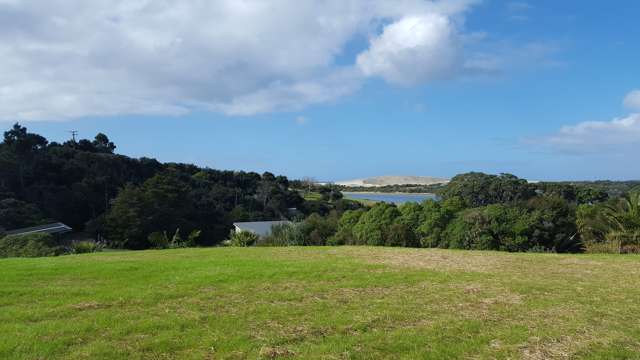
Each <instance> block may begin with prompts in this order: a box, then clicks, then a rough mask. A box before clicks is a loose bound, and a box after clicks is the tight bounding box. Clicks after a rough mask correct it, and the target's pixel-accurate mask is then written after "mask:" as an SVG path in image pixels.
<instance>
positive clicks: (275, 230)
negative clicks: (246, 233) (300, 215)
mask: <svg viewBox="0 0 640 360" xmlns="http://www.w3.org/2000/svg"><path fill="white" fill-rule="evenodd" d="M304 242H305V241H304V234H303V233H302V228H301V225H300V224H278V225H274V226H273V227H271V234H270V235H269V236H266V237H264V238H261V239H259V240H258V241H257V243H256V244H257V245H261V246H297V245H304Z"/></svg>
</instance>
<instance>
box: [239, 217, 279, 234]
mask: <svg viewBox="0 0 640 360" xmlns="http://www.w3.org/2000/svg"><path fill="white" fill-rule="evenodd" d="M285 224H287V225H288V224H291V221H286V220H284V221H250V222H237V223H233V226H234V228H235V231H236V232H242V231H249V232H252V233H254V234H256V235H258V236H269V235H270V234H271V228H272V227H273V226H274V225H285Z"/></svg>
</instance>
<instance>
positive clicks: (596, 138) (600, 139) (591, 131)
mask: <svg viewBox="0 0 640 360" xmlns="http://www.w3.org/2000/svg"><path fill="white" fill-rule="evenodd" d="M527 142H529V143H535V144H538V145H549V146H551V147H552V148H553V149H555V150H559V151H562V152H568V153H590V152H600V151H610V150H620V149H628V148H629V147H630V146H631V147H637V146H638V145H640V114H631V115H629V116H626V117H623V118H616V119H613V120H611V121H585V122H582V123H578V124H576V125H567V126H563V127H562V128H560V130H559V131H558V132H557V133H555V134H552V135H549V136H547V137H544V138H541V139H529V140H528V141H527Z"/></svg>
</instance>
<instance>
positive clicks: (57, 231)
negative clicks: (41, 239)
mask: <svg viewBox="0 0 640 360" xmlns="http://www.w3.org/2000/svg"><path fill="white" fill-rule="evenodd" d="M71 231H73V229H72V228H71V227H69V226H68V225H65V224H63V223H61V222H57V223H51V224H45V225H38V226H31V227H27V228H22V229H14V230H8V231H6V232H5V235H27V234H35V233H47V234H51V235H62V234H66V233H68V232H71Z"/></svg>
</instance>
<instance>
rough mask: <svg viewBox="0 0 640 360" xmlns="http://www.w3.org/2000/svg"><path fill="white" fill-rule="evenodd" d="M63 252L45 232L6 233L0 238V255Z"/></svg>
mask: <svg viewBox="0 0 640 360" xmlns="http://www.w3.org/2000/svg"><path fill="white" fill-rule="evenodd" d="M62 253H64V248H63V247H62V246H60V245H58V244H57V243H56V241H55V239H54V238H53V236H51V235H49V234H45V233H34V234H27V235H7V236H5V237H3V238H0V257H40V256H57V255H60V254H62Z"/></svg>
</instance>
